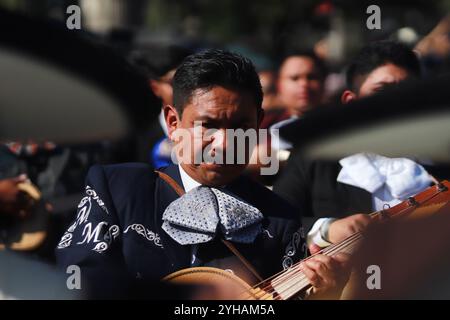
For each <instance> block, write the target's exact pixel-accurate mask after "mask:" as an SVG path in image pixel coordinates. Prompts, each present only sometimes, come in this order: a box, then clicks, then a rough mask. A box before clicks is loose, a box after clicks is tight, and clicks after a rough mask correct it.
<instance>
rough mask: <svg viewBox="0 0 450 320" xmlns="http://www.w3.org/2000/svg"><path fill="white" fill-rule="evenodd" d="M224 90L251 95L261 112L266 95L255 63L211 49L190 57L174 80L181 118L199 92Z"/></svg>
mask: <svg viewBox="0 0 450 320" xmlns="http://www.w3.org/2000/svg"><path fill="white" fill-rule="evenodd" d="M214 86H223V87H225V88H230V89H233V90H238V91H241V92H248V93H250V94H251V95H252V96H253V98H254V101H255V104H256V106H257V108H258V110H260V109H261V103H262V98H263V93H262V89H261V83H260V81H259V77H258V74H257V73H256V71H255V67H254V66H253V63H252V62H251V61H250V60H249V59H247V58H245V57H243V56H241V55H240V54H237V53H232V52H229V51H225V50H218V49H209V50H206V51H202V52H199V53H195V54H193V55H190V56H188V57H187V58H186V59H185V60H184V61H183V63H182V64H181V65H180V66H179V67H178V69H177V71H176V73H175V76H174V78H173V103H174V107H175V108H176V109H177V111H178V114H179V115H180V116H181V114H182V113H183V108H184V106H185V105H186V104H187V103H188V102H189V100H190V98H191V96H192V93H193V92H194V91H195V90H197V89H209V88H212V87H214Z"/></svg>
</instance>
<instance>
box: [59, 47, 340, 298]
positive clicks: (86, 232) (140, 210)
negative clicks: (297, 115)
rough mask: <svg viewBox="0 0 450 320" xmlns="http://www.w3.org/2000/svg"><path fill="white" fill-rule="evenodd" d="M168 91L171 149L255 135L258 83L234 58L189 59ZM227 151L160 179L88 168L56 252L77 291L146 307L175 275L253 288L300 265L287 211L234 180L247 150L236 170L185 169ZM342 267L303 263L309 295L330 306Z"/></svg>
mask: <svg viewBox="0 0 450 320" xmlns="http://www.w3.org/2000/svg"><path fill="white" fill-rule="evenodd" d="M173 89H174V104H173V105H167V106H165V107H164V117H165V121H166V124H167V129H168V135H169V138H171V139H172V140H173V141H174V143H175V144H176V145H178V146H180V145H181V146H186V145H187V144H189V142H193V140H194V139H195V135H193V136H192V140H190V141H186V139H184V140H183V139H181V140H180V139H178V140H177V137H179V136H178V134H177V133H179V132H180V131H183V130H184V132H190V133H192V132H194V131H195V130H196V129H200V131H199V132H200V135H203V134H204V133H205V132H206V131H207V130H208V129H212V128H214V129H216V131H217V132H223V131H225V130H227V129H243V130H248V129H250V130H257V128H258V126H259V123H260V121H261V119H262V116H263V111H262V108H261V101H262V92H261V85H260V82H259V78H258V75H257V73H256V72H255V69H254V67H253V65H252V63H251V62H250V61H249V60H248V59H246V58H244V57H242V56H240V55H237V54H233V53H230V52H226V51H221V50H208V51H205V52H201V53H197V54H194V55H191V56H189V57H188V58H186V59H185V60H184V62H183V63H182V64H181V66H180V67H179V68H178V70H177V72H176V74H175V76H174V81H173ZM199 121H201V126H200V127H198V126H197V124H196V123H198V122H199ZM194 127H195V128H196V129H194ZM188 140H189V139H188ZM229 143H230V141H229V140H227V139H222V140H221V141H220V142H219V139H217V137H216V136H211V137H210V138H209V139H204V137H203V139H202V141H201V143H200V144H197V149H195V148H194V149H191V150H188V151H186V150H187V149H183V151H184V154H181V153H180V154H178V156H177V159H178V162H179V164H178V165H171V166H168V167H165V168H162V169H160V172H161V173H159V174H158V173H155V172H153V171H152V170H151V169H150V167H149V166H147V165H144V164H134V163H131V164H120V165H110V166H95V167H93V168H92V169H91V170H90V172H89V174H88V176H87V180H86V187H85V191H86V195H85V197H84V198H83V199H82V200H81V202H80V204H79V206H78V214H77V217H76V219H75V221H74V222H73V224H72V225H71V226H70V227H69V229H68V230H67V232H66V233H65V234H64V235H63V237H62V239H61V241H60V243H59V245H58V247H57V256H58V260H59V264H60V265H61V266H62V267H65V268H67V267H68V266H70V265H77V266H78V267H79V268H80V272H81V277H82V278H81V279H82V286H83V283H84V284H85V285H84V288H88V289H90V294H91V295H92V296H94V297H125V298H126V297H130V295H129V294H130V293H129V292H130V291H129V289H130V288H140V289H142V290H141V291H139V293H140V294H142V293H143V294H144V295H146V296H147V297H150V298H152V297H156V296H155V295H154V293H155V290H154V289H155V288H156V287H157V285H156V283H157V281H156V280H159V279H161V278H163V277H164V276H166V275H168V274H170V273H172V272H175V271H178V270H181V269H184V268H189V267H196V266H210V267H216V268H220V269H228V270H231V271H232V272H234V273H235V274H236V275H238V276H239V277H241V278H244V279H245V280H246V281H248V282H250V283H256V282H258V281H259V279H260V278H267V277H269V276H271V275H273V274H275V273H277V272H279V271H281V270H283V269H287V268H289V267H290V266H292V265H293V264H294V263H296V262H298V261H299V260H301V259H302V258H304V257H305V255H306V252H307V250H306V246H305V239H304V233H303V231H302V229H301V226H300V224H299V220H298V216H296V215H295V210H294V209H293V208H292V207H291V206H290V205H289V204H287V203H286V202H285V201H284V200H282V199H281V198H279V197H278V196H276V195H275V194H274V193H272V192H271V191H270V190H268V189H266V188H265V187H263V186H261V185H259V184H257V183H255V182H253V181H251V180H249V179H248V178H245V177H243V176H241V174H242V172H243V170H244V169H245V167H246V165H247V163H248V154H249V153H250V152H249V150H246V157H245V161H244V162H243V163H242V162H235V161H232V163H228V162H227V163H226V164H220V163H214V162H213V163H211V162H208V161H201V162H197V161H194V158H196V155H197V154H198V153H199V152H200V153H204V154H205V153H207V152H209V154H213V155H214V154H215V153H218V152H230V150H228V149H230V148H229V145H227V144H229ZM195 145H196V144H195V142H194V146H195ZM231 150H234V149H233V148H231ZM232 159H234V158H233V157H232ZM183 193H184V195H182V194H183ZM180 195H182V196H181V197H180ZM223 240H226V241H225V242H224V241H223ZM227 244H228V245H227ZM229 244H231V246H232V247H234V248H235V249H237V250H238V251H239V252H240V255H242V256H243V258H242V257H238V255H236V254H235V253H233V250H230V248H229ZM346 260H347V257H345V256H343V255H337V256H334V257H329V256H325V255H317V256H315V257H313V258H311V259H309V260H308V261H306V262H303V263H302V270H303V273H304V275H305V277H306V278H307V279H308V281H309V282H310V283H311V285H312V289H310V290H309V291H308V294H309V295H312V296H316V297H320V296H326V295H327V294H331V293H333V294H336V295H331V297H338V295H337V294H338V293H339V292H340V290H341V289H342V287H343V285H344V284H345V281H346V279H347V276H348V268H347V267H346ZM246 262H247V263H246ZM152 292H153V293H152ZM303 296H304V295H303ZM169 297H171V296H170V295H169Z"/></svg>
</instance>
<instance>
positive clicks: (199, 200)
mask: <svg viewBox="0 0 450 320" xmlns="http://www.w3.org/2000/svg"><path fill="white" fill-rule="evenodd" d="M262 219H263V215H262V213H261V212H260V211H259V210H258V209H257V208H255V207H253V206H251V205H249V204H248V203H246V202H244V201H242V200H239V199H237V198H236V197H234V196H231V195H229V194H228V193H225V192H224V191H221V190H219V189H216V188H209V187H205V186H199V187H197V188H195V189H192V190H191V191H189V192H187V193H185V194H184V195H183V196H181V197H180V198H178V199H177V200H175V201H173V202H172V203H171V204H170V205H169V206H168V207H167V209H166V210H165V211H164V214H163V221H164V222H163V225H162V228H163V230H164V231H165V232H166V233H167V234H168V235H169V236H170V237H172V239H174V240H175V241H177V242H178V243H180V244H182V245H185V244H196V243H203V242H208V241H210V240H212V239H213V238H214V237H215V235H216V231H217V230H219V229H220V231H221V232H222V234H223V236H224V238H225V239H226V240H230V241H233V242H241V243H252V242H253V241H254V240H255V238H256V237H257V235H258V234H259V232H260V230H261V223H260V222H261V220H262Z"/></svg>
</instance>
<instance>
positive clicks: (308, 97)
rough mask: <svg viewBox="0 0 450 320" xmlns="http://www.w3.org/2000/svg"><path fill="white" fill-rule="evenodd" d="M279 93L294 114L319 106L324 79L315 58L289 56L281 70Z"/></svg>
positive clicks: (282, 100) (281, 99) (284, 103)
mask: <svg viewBox="0 0 450 320" xmlns="http://www.w3.org/2000/svg"><path fill="white" fill-rule="evenodd" d="M278 94H279V99H280V101H281V103H282V104H283V105H284V106H286V107H287V108H288V109H289V111H290V112H291V114H293V115H301V114H303V113H304V112H305V111H307V110H308V109H310V108H312V107H315V106H317V105H318V104H319V103H320V102H321V99H322V94H323V81H322V79H321V77H320V74H319V70H318V69H317V67H316V66H315V63H314V60H313V59H311V58H309V57H304V56H294V57H289V58H287V59H286V60H285V61H284V62H283V64H282V65H281V67H280V70H279V78H278Z"/></svg>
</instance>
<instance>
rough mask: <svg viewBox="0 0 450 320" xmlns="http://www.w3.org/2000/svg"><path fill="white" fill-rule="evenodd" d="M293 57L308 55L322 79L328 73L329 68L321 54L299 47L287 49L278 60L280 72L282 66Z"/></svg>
mask: <svg viewBox="0 0 450 320" xmlns="http://www.w3.org/2000/svg"><path fill="white" fill-rule="evenodd" d="M291 57H306V58H310V59H312V60H313V62H314V66H315V68H316V70H317V71H318V73H319V77H320V79H321V80H324V79H325V77H326V75H327V73H328V69H327V67H326V65H325V62H324V61H323V60H322V59H321V58H319V56H317V54H315V52H314V51H313V50H298V49H289V50H287V51H286V52H285V53H284V55H282V56H281V58H280V59H279V61H278V72H279V71H280V68H281V66H282V65H283V63H284V62H285V61H286V60H287V59H289V58H291Z"/></svg>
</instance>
